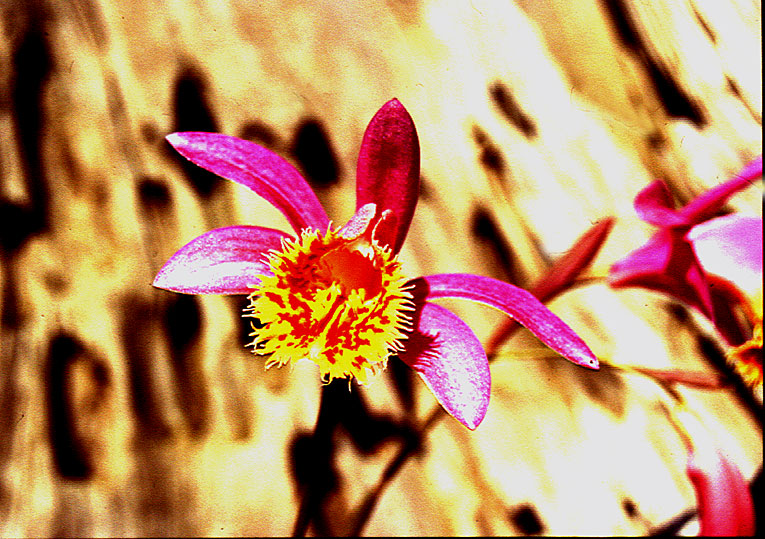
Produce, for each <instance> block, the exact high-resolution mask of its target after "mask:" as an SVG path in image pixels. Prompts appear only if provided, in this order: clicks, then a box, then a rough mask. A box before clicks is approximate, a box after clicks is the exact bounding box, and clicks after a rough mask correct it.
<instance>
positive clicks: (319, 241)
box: [248, 229, 413, 383]
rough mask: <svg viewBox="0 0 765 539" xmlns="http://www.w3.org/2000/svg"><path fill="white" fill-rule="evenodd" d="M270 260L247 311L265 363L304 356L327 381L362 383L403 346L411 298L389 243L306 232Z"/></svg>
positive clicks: (336, 232)
mask: <svg viewBox="0 0 765 539" xmlns="http://www.w3.org/2000/svg"><path fill="white" fill-rule="evenodd" d="M268 257H269V264H270V268H271V273H272V275H268V276H263V277H261V283H260V284H259V285H256V286H255V287H254V290H253V292H252V294H250V305H249V308H248V316H252V317H254V318H257V319H258V320H259V321H260V324H259V325H262V327H260V328H255V327H254V326H253V328H254V332H253V334H252V335H253V336H254V340H253V342H252V345H253V346H254V350H255V352H256V353H258V354H269V355H270V358H269V360H268V363H267V364H266V366H267V367H268V366H271V365H283V364H285V363H288V362H295V361H298V360H301V359H308V360H310V361H313V362H314V363H316V364H317V365H318V366H319V370H320V372H321V377H322V379H323V380H325V381H326V382H329V381H331V380H332V379H334V378H347V377H355V378H356V379H357V380H359V382H361V383H366V382H367V381H368V379H369V376H370V375H372V374H374V373H375V372H377V371H378V370H379V369H380V368H384V367H385V364H386V361H387V359H388V357H389V356H390V355H391V353H395V352H396V351H399V350H401V349H402V346H401V342H400V341H401V340H402V339H405V338H406V334H407V332H408V331H409V330H410V324H411V320H410V318H409V315H408V313H407V312H408V311H411V310H412V308H413V307H412V298H411V294H410V293H409V292H408V291H407V287H406V282H407V279H406V278H405V277H404V276H403V274H402V273H401V265H400V263H399V261H398V260H397V258H396V256H395V255H394V254H393V253H392V252H391V250H390V249H389V248H387V247H381V246H380V245H378V244H377V242H376V241H375V240H374V239H368V238H367V237H366V236H364V235H360V236H357V237H355V238H347V237H344V236H343V235H341V234H340V233H339V232H338V231H337V230H332V229H330V230H328V231H327V233H326V234H321V233H320V232H319V231H317V230H306V231H304V232H303V233H302V234H301V236H300V238H298V239H296V240H288V241H286V242H284V244H283V246H282V249H281V251H279V252H272V253H270V254H269V255H268Z"/></svg>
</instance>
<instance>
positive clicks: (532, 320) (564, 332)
mask: <svg viewBox="0 0 765 539" xmlns="http://www.w3.org/2000/svg"><path fill="white" fill-rule="evenodd" d="M412 284H414V290H413V292H414V294H415V297H417V298H422V299H428V300H430V299H437V298H463V299H469V300H472V301H478V302H481V303H485V304H487V305H489V306H491V307H494V308H495V309H499V310H500V311H502V312H504V313H505V314H507V315H509V316H511V317H513V318H515V319H516V320H518V322H520V323H521V324H522V325H523V326H525V327H526V328H527V329H529V330H530V331H531V332H532V333H533V334H534V335H536V336H537V337H538V338H539V339H540V340H541V341H542V342H543V343H545V344H546V345H547V346H549V347H550V348H552V349H553V350H555V351H556V352H558V353H559V354H560V355H562V356H563V357H565V358H566V359H568V360H569V361H571V362H573V363H576V364H577V365H580V366H582V367H588V368H591V369H597V368H598V360H597V358H596V357H595V355H594V354H593V353H592V351H591V350H590V349H589V348H588V347H587V345H586V344H585V343H584V341H583V340H582V339H581V338H580V337H579V335H577V334H576V333H574V331H573V330H572V329H571V328H570V327H569V326H568V325H566V323H565V322H563V321H562V320H561V319H560V318H558V317H557V316H556V315H555V314H553V312H552V311H550V310H549V309H548V308H547V307H545V306H544V305H542V303H540V302H539V300H538V299H537V298H535V297H534V296H533V295H531V294H530V293H529V292H527V291H526V290H523V289H522V288H518V287H516V286H513V285H511V284H508V283H506V282H503V281H499V280H497V279H492V278H491V277H482V276H479V275H469V274H462V273H447V274H440V275H429V276H426V277H420V278H418V279H414V280H413V281H412Z"/></svg>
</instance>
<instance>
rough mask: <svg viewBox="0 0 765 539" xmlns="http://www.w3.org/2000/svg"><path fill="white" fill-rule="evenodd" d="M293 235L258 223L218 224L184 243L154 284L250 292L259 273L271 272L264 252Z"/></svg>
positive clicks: (192, 291) (175, 289) (209, 291)
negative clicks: (219, 225)
mask: <svg viewBox="0 0 765 539" xmlns="http://www.w3.org/2000/svg"><path fill="white" fill-rule="evenodd" d="M290 237H291V236H290V235H289V234H286V233H284V232H282V231H280V230H274V229H273V228H263V227H257V226H230V227H226V228H216V229H214V230H211V231H209V232H207V233H205V234H203V235H201V236H199V237H197V238H195V239H193V240H191V241H190V242H189V243H187V244H186V245H184V246H183V247H181V249H180V250H179V251H178V252H177V253H175V254H174V255H173V256H172V257H171V258H170V260H168V261H167V263H166V264H165V265H164V266H163V267H162V269H161V270H159V273H158V274H157V277H156V278H155V279H154V283H153V284H154V286H156V287H157V288H164V289H165V290H172V291H173V292H181V293H184V294H249V293H250V292H252V286H251V285H253V284H257V283H259V282H260V279H258V276H259V275H268V274H270V270H269V266H268V264H267V263H266V260H265V257H264V256H263V255H264V254H265V253H268V251H270V250H271V249H277V250H278V249H280V248H281V242H282V240H283V239H287V238H290Z"/></svg>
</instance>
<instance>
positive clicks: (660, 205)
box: [634, 180, 690, 227]
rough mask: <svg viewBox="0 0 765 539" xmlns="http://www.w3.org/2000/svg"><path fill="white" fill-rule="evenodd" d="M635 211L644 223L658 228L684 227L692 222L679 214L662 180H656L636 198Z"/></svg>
mask: <svg viewBox="0 0 765 539" xmlns="http://www.w3.org/2000/svg"><path fill="white" fill-rule="evenodd" d="M634 206H635V211H636V212H637V214H638V217H640V218H641V219H642V220H643V221H645V222H647V223H651V224H652V225H656V226H661V227H665V226H683V225H688V224H690V221H688V219H687V218H686V217H684V216H683V215H682V214H680V213H679V212H677V211H676V210H675V208H674V203H673V201H672V194H671V193H670V192H669V189H667V186H666V185H665V184H664V182H662V181H661V180H656V181H654V182H652V183H650V184H648V186H647V187H645V188H644V189H643V190H642V191H640V192H639V193H638V194H637V196H636V197H635V202H634Z"/></svg>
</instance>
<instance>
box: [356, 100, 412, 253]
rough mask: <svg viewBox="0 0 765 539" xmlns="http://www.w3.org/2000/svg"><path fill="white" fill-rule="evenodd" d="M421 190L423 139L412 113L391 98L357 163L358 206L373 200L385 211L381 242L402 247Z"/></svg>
mask: <svg viewBox="0 0 765 539" xmlns="http://www.w3.org/2000/svg"><path fill="white" fill-rule="evenodd" d="M419 191H420V143H419V141H418V139H417V130H416V129H415V127H414V122H413V121H412V118H411V116H409V113H408V112H407V111H406V109H405V108H404V106H403V105H402V104H401V103H400V102H399V101H398V99H391V100H390V101H388V102H387V103H385V105H383V106H382V108H380V110H379V111H377V114H375V116H374V118H372V120H371V121H370V122H369V125H368V126H367V129H366V132H365V133H364V139H363V140H362V142H361V150H360V151H359V160H358V165H357V167H356V208H361V207H362V206H364V205H365V204H369V203H370V202H372V203H374V204H376V205H377V210H378V211H379V212H380V213H383V212H384V211H385V210H390V211H391V215H389V216H388V217H387V218H386V219H384V220H382V221H381V222H380V224H379V226H378V230H377V231H376V232H375V237H376V238H377V240H378V241H379V242H380V244H381V245H389V246H390V247H391V249H393V252H394V253H397V252H398V251H399V250H400V249H401V245H403V243H404V239H405V238H406V233H407V231H408V230H409V224H410V223H411V221H412V215H414V209H415V206H416V205H417V196H418V195H419Z"/></svg>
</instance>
